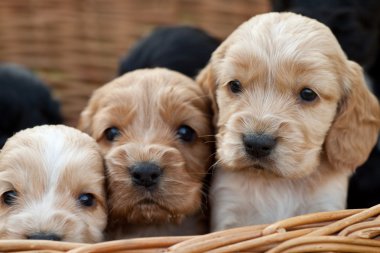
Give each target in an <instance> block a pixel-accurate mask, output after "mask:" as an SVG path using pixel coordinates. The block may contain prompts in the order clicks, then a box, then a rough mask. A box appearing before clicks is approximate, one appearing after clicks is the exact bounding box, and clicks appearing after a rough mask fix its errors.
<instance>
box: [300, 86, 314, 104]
mask: <svg viewBox="0 0 380 253" xmlns="http://www.w3.org/2000/svg"><path fill="white" fill-rule="evenodd" d="M317 96H318V95H317V93H315V92H314V91H313V90H312V89H309V88H304V89H302V90H301V92H300V97H301V99H302V100H304V101H307V102H311V101H314V100H315V99H316V98H317Z"/></svg>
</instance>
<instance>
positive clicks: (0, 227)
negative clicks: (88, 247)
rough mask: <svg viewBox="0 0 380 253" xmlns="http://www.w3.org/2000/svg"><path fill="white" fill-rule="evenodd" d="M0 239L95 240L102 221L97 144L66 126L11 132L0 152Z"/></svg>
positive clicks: (101, 178)
mask: <svg viewBox="0 0 380 253" xmlns="http://www.w3.org/2000/svg"><path fill="white" fill-rule="evenodd" d="M0 194H1V203H0V238H1V239H47V240H62V241H73V242H87V243H91V242H98V241H101V240H102V232H103V230H104V228H105V225H106V220H107V219H106V208H105V187H104V166H103V161H102V156H101V153H100V151H99V150H98V147H97V144H96V142H95V141H94V140H92V138H90V137H89V136H88V135H86V134H84V133H82V132H80V131H78V130H76V129H73V128H69V127H65V126H61V125H56V126H41V127H35V128H31V129H27V130H23V131H21V132H19V133H17V134H16V135H14V136H13V137H11V138H10V139H9V140H8V141H7V142H6V144H5V146H4V148H3V149H2V150H1V153H0Z"/></svg>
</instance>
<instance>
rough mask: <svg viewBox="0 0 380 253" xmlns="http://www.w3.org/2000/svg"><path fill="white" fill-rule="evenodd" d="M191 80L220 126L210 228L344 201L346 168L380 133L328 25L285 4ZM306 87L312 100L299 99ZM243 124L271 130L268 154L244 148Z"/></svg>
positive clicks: (357, 75)
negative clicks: (234, 86)
mask: <svg viewBox="0 0 380 253" xmlns="http://www.w3.org/2000/svg"><path fill="white" fill-rule="evenodd" d="M231 80H239V81H240V83H241V92H236V93H234V92H232V90H231V83H230V81H231ZM197 82H198V83H199V84H200V85H201V87H202V88H203V89H204V90H205V92H207V93H208V94H209V97H210V98H212V100H213V110H214V113H215V117H214V124H215V125H216V128H217V136H216V139H217V164H216V167H217V169H216V173H215V175H214V176H215V177H214V180H213V183H212V186H211V197H210V199H211V200H210V201H211V208H212V210H211V212H212V217H211V222H212V229H213V230H220V229H224V228H227V227H236V226H242V225H248V224H257V223H267V222H273V221H275V220H278V219H282V218H286V217H289V216H294V215H297V214H302V213H306V212H314V211H323V210H333V209H342V208H344V207H345V198H346V187H347V179H348V176H349V175H350V173H352V172H353V171H354V169H355V168H356V167H358V166H359V165H361V164H362V163H363V162H364V161H365V160H366V159H367V157H368V155H369V153H370V151H371V149H372V147H373V146H374V144H375V142H376V140H377V135H378V131H379V118H380V110H379V103H378V101H377V100H376V98H375V97H374V96H373V95H372V94H371V93H370V91H369V90H368V88H367V87H366V85H365V83H364V77H363V73H362V69H361V68H360V67H359V65H358V64H356V63H355V62H352V61H349V60H348V59H347V57H346V56H345V54H344V53H343V51H342V49H341V48H340V46H339V44H338V42H337V40H336V39H335V37H334V36H333V34H332V33H331V31H330V30H329V29H328V28H327V27H326V26H324V25H323V24H321V23H319V22H317V21H315V20H312V19H310V18H306V17H303V16H300V15H296V14H292V13H268V14H263V15H258V16H256V17H253V18H252V19H250V20H249V21H247V22H245V23H243V24H242V25H241V26H240V27H239V28H237V29H236V30H235V31H234V32H233V33H232V34H231V35H230V36H229V37H228V38H227V39H226V40H225V41H224V42H223V43H222V44H221V45H220V47H219V48H218V49H217V50H216V51H215V52H214V53H213V56H212V58H211V60H210V63H209V64H208V65H207V66H206V68H205V69H204V70H203V71H202V72H201V73H200V75H199V76H198V77H197ZM305 88H309V89H311V90H313V91H314V92H315V93H316V94H317V98H316V99H315V100H314V101H312V102H308V101H303V100H302V99H301V97H300V92H301V91H302V90H303V89H305ZM250 133H253V134H266V135H269V136H272V137H273V138H274V139H275V141H276V145H275V147H274V149H273V150H271V153H270V155H269V156H268V157H265V159H252V157H250V156H249V155H247V152H246V151H245V149H244V144H243V141H242V136H243V135H245V134H250ZM260 187H261V188H260Z"/></svg>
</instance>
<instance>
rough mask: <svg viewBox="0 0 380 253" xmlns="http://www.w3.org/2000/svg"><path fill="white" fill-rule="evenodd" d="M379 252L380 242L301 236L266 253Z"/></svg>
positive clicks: (335, 237)
mask: <svg viewBox="0 0 380 253" xmlns="http://www.w3.org/2000/svg"><path fill="white" fill-rule="evenodd" d="M326 251H334V252H377V253H378V252H380V241H376V240H370V239H357V238H355V239H354V238H349V237H338V236H303V237H299V238H295V239H291V240H289V241H286V242H284V243H282V244H280V245H279V246H277V247H274V248H272V249H271V250H269V251H268V252H267V253H296V252H326Z"/></svg>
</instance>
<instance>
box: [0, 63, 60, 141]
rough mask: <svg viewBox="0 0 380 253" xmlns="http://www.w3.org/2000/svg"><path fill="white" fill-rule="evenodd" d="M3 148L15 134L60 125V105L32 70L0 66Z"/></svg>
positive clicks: (9, 65)
mask: <svg viewBox="0 0 380 253" xmlns="http://www.w3.org/2000/svg"><path fill="white" fill-rule="evenodd" d="M0 115H1V121H0V148H1V147H3V145H4V143H5V142H6V140H7V139H8V138H9V137H11V136H12V135H13V134H14V133H16V132H18V131H20V130H22V129H25V128H29V127H34V126H37V125H43V124H61V123H62V115H61V112H60V106H59V103H58V102H57V101H56V100H55V99H53V97H52V95H51V93H50V90H49V89H48V87H47V86H46V85H45V83H44V82H42V81H41V80H40V79H39V78H37V77H36V76H35V75H34V74H33V73H32V72H30V71H29V70H27V69H25V68H23V67H21V66H19V65H16V64H9V63H0Z"/></svg>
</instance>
